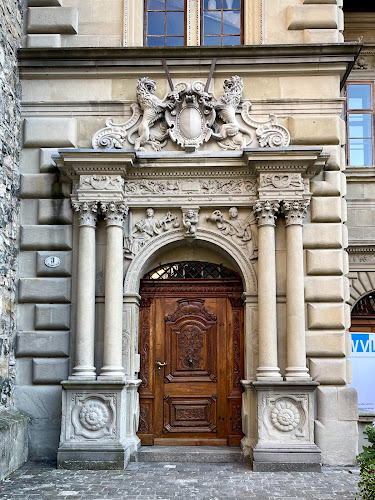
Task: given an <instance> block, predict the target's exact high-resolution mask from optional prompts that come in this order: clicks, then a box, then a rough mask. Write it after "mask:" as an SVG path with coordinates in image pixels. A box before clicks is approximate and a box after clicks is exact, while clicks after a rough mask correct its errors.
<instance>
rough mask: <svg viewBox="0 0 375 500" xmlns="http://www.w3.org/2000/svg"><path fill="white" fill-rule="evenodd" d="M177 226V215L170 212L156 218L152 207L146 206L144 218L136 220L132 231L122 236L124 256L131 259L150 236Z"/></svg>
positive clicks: (178, 224)
mask: <svg viewBox="0 0 375 500" xmlns="http://www.w3.org/2000/svg"><path fill="white" fill-rule="evenodd" d="M179 226H180V223H179V222H178V220H177V217H176V216H175V215H172V214H171V212H167V213H166V215H165V216H164V217H162V218H161V219H158V218H156V217H155V212H154V209H153V208H148V209H147V210H146V218H145V219H141V220H140V221H139V222H137V223H136V224H135V227H134V229H133V231H132V233H131V234H130V235H127V236H125V237H124V254H125V257H126V258H127V259H132V258H133V257H134V256H135V255H136V254H137V253H138V252H139V250H140V249H141V248H143V247H144V246H145V244H146V243H147V242H148V241H149V240H150V239H151V238H153V237H154V236H157V235H159V234H161V233H163V232H166V231H169V230H170V229H172V228H177V227H179Z"/></svg>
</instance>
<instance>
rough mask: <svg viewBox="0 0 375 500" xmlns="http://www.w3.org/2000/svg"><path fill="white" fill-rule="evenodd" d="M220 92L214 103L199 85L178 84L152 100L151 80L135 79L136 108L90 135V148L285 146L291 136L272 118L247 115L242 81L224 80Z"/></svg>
mask: <svg viewBox="0 0 375 500" xmlns="http://www.w3.org/2000/svg"><path fill="white" fill-rule="evenodd" d="M223 90H224V92H223V94H222V95H221V96H220V97H219V99H215V97H214V95H213V94H211V93H208V92H206V91H205V84H204V83H203V82H200V81H195V82H193V83H191V84H190V83H185V82H180V83H178V84H176V85H175V89H174V90H173V91H172V92H169V93H168V94H167V96H166V97H165V98H164V99H163V100H162V99H159V98H158V97H157V96H156V95H155V91H156V84H155V82H154V81H153V80H151V79H150V78H148V77H142V78H139V80H138V84H137V90H136V95H137V103H133V104H132V105H131V110H132V116H131V118H130V119H129V120H128V121H127V122H125V123H122V124H118V125H117V124H114V123H113V121H112V120H111V119H108V120H107V121H106V127H104V128H103V129H101V130H99V131H98V132H96V133H95V134H94V137H93V140H92V146H93V148H94V149H126V148H129V147H134V149H136V150H144V149H145V146H149V147H151V148H152V149H153V150H156V151H159V150H161V149H162V148H163V147H165V146H166V145H167V140H168V138H169V139H171V140H172V141H173V142H174V143H176V144H178V145H179V146H180V147H181V148H183V149H185V151H187V152H192V151H195V150H196V149H198V148H199V147H200V146H202V145H203V144H204V143H205V142H208V141H209V140H214V141H216V143H217V144H218V146H219V147H220V148H222V149H224V150H241V149H243V148H244V147H247V146H252V147H257V146H258V147H261V148H264V147H269V148H274V147H286V146H288V145H289V143H290V134H289V132H288V130H287V129H286V128H285V127H283V126H282V125H279V124H278V123H277V119H276V116H275V115H270V116H269V117H268V119H266V120H263V121H262V120H258V119H255V118H254V117H252V116H251V115H250V109H251V103H250V102H249V101H247V102H245V103H242V92H243V80H242V78H241V77H239V76H237V75H235V76H232V77H230V78H227V79H225V80H224V85H223ZM155 129H156V130H155ZM254 130H255V133H254Z"/></svg>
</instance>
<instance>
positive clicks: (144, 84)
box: [137, 76, 156, 94]
mask: <svg viewBox="0 0 375 500" xmlns="http://www.w3.org/2000/svg"><path fill="white" fill-rule="evenodd" d="M155 90H156V83H155V82H154V80H151V78H149V77H148V76H143V77H142V78H138V85H137V92H141V91H146V92H148V93H150V94H154V93H155Z"/></svg>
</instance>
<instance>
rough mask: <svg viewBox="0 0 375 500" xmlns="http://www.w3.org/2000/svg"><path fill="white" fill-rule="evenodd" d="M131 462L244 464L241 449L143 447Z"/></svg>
mask: <svg viewBox="0 0 375 500" xmlns="http://www.w3.org/2000/svg"><path fill="white" fill-rule="evenodd" d="M130 460H131V462H187V463H243V461H244V460H243V454H242V451H241V450H240V448H239V447H237V446H235V447H226V446H142V447H141V448H140V449H139V450H138V451H137V452H136V453H134V454H133V455H132V456H131V459H130Z"/></svg>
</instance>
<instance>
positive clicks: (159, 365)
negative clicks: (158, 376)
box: [156, 361, 168, 370]
mask: <svg viewBox="0 0 375 500" xmlns="http://www.w3.org/2000/svg"><path fill="white" fill-rule="evenodd" d="M156 364H157V367H158V370H161V367H162V366H165V365H167V364H168V363H167V362H166V361H164V362H163V363H162V362H161V361H156Z"/></svg>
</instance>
